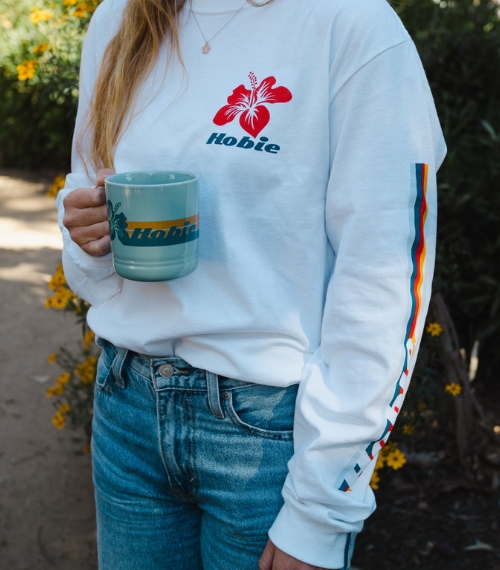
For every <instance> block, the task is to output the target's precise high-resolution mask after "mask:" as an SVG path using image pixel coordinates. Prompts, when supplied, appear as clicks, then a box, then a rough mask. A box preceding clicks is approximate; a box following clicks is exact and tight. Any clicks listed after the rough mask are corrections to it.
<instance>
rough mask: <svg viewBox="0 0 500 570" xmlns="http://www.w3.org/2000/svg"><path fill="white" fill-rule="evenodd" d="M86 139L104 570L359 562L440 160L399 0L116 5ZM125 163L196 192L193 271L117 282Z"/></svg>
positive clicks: (404, 360)
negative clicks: (111, 213) (188, 175)
mask: <svg viewBox="0 0 500 570" xmlns="http://www.w3.org/2000/svg"><path fill="white" fill-rule="evenodd" d="M75 139H76V143H75V150H74V153H73V167H72V173H71V174H70V175H68V177H67V180H66V189H65V190H64V191H63V192H62V193H61V195H60V198H59V201H58V204H59V208H60V214H61V215H60V219H61V227H62V231H63V234H64V252H63V261H64V268H65V273H66V277H67V280H68V283H69V284H70V285H71V287H72V288H73V290H74V291H75V292H76V293H77V294H78V295H80V296H81V297H83V298H84V299H86V300H87V301H89V303H90V304H91V305H92V308H91V309H90V311H89V315H88V320H89V325H90V326H91V328H92V329H93V330H94V331H95V332H96V334H97V337H98V344H99V345H100V346H101V347H102V348H103V353H102V356H101V358H100V361H99V367H98V378H97V386H96V399H95V413H94V432H93V443H92V446H93V450H92V453H93V468H94V484H95V489H96V504H97V522H98V546H99V565H100V568H101V570H107V569H111V568H112V569H113V570H116V569H118V568H120V569H127V570H132V569H138V568H145V569H147V570H156V569H159V568H162V569H163V568H171V569H172V570H184V569H199V568H202V567H203V568H204V569H205V570H215V569H236V570H247V569H248V570H250V569H255V568H257V566H258V567H259V568H261V569H265V570H271V568H272V569H273V570H284V569H287V570H294V569H311V568H348V567H349V564H350V557H351V554H352V548H353V543H354V536H355V535H356V533H358V532H359V531H360V530H361V528H362V524H363V520H364V519H366V518H367V517H368V516H369V515H370V513H371V512H372V511H373V510H374V508H375V500H374V496H373V493H372V491H371V489H370V487H369V485H368V483H369V480H370V477H371V474H372V472H373V468H374V463H375V458H376V454H377V452H378V450H379V449H380V448H381V447H382V446H383V445H384V444H385V442H386V441H387V438H388V436H389V433H390V431H391V429H392V426H393V424H394V422H395V419H396V416H397V414H398V412H399V410H400V407H401V403H402V400H403V398H404V396H405V392H406V388H407V386H408V382H409V377H410V375H411V371H412V369H413V366H414V362H415V358H416V352H417V348H418V344H419V339H420V337H421V333H422V329H423V325H424V319H425V313H426V310H427V306H428V302H429V295H430V287H431V275H432V270H433V262H434V253H433V252H434V240H435V228H436V182H435V172H436V169H437V168H438V167H439V165H440V163H441V162H442V160H443V157H444V154H445V147H444V142H443V139H442V135H441V131H440V128H439V124H438V120H437V118H436V113H435V109H434V104H433V101H432V97H431V94H430V91H429V87H428V84H427V81H426V78H425V75H424V72H423V70H422V67H421V64H420V60H419V57H418V54H417V52H416V50H415V47H414V45H413V43H412V42H411V40H410V38H409V36H408V34H407V33H406V31H405V30H404V28H403V26H402V25H401V22H400V21H399V19H398V18H397V16H396V15H395V13H394V12H393V10H392V8H391V7H390V6H389V5H387V4H386V2H385V1H384V0H335V1H332V0H316V1H313V2H304V1H303V0H273V1H272V2H268V3H267V4H266V5H264V6H257V5H256V4H255V3H254V2H252V1H250V0H248V1H247V2H243V0H193V2H192V4H189V3H188V2H184V1H177V2H176V1H174V0H105V1H104V2H103V3H102V4H101V5H100V6H99V8H98V9H97V11H96V13H95V15H94V17H93V19H92V22H91V24H90V27H89V30H88V34H87V38H86V41H85V47H84V50H83V55H82V66H81V77H80V103H79V111H78V119H77V125H76V137H75ZM111 169H113V170H115V171H116V172H125V171H133V170H148V169H149V170H154V169H157V170H159V169H175V170H187V171H191V172H194V173H196V174H197V175H198V176H199V178H200V218H201V233H200V263H199V266H198V268H197V269H196V271H195V272H194V273H193V274H191V275H189V276H188V277H185V278H183V279H179V280H176V281H170V282H163V283H137V282H133V281H128V280H124V279H122V278H120V277H119V276H117V275H116V273H115V272H114V270H113V265H112V259H111V254H110V253H109V251H110V245H109V244H110V242H109V235H108V234H109V228H108V224H107V214H106V206H105V198H104V193H103V190H102V188H101V186H102V185H103V182H104V179H105V177H106V176H107V175H109V174H110V173H111V172H112V171H113V170H111ZM292 435H293V439H292ZM266 543H267V544H266Z"/></svg>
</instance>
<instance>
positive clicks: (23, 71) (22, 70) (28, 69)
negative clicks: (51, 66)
mask: <svg viewBox="0 0 500 570" xmlns="http://www.w3.org/2000/svg"><path fill="white" fill-rule="evenodd" d="M37 67H38V61H37V60H36V59H29V60H26V61H23V63H21V64H19V65H17V66H16V69H17V78H18V79H19V81H26V79H33V77H34V76H35V71H36V68H37Z"/></svg>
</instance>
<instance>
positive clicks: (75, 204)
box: [63, 188, 106, 211]
mask: <svg viewBox="0 0 500 570" xmlns="http://www.w3.org/2000/svg"><path fill="white" fill-rule="evenodd" d="M105 203H106V192H105V191H104V188H77V189H76V190H73V191H72V192H70V193H69V194H68V195H67V196H66V197H65V198H64V200H63V204H64V209H65V211H66V210H68V211H69V210H71V208H78V209H84V208H96V207H98V206H102V205H103V204H105Z"/></svg>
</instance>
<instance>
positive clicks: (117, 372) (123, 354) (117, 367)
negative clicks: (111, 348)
mask: <svg viewBox="0 0 500 570" xmlns="http://www.w3.org/2000/svg"><path fill="white" fill-rule="evenodd" d="M127 353H128V350H127V349H126V348H120V347H116V356H115V358H114V360H113V365H112V367H111V370H112V371H113V376H114V378H115V383H116V385H117V386H119V387H120V388H125V381H124V379H123V376H122V371H123V363H124V362H125V358H127Z"/></svg>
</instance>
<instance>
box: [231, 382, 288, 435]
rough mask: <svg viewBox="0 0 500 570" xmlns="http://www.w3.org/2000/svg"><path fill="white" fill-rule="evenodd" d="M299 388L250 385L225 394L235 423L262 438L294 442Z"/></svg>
mask: <svg viewBox="0 0 500 570" xmlns="http://www.w3.org/2000/svg"><path fill="white" fill-rule="evenodd" d="M297 390H298V384H294V385H292V386H288V387H286V388H278V387H276V386H263V385H260V384H250V385H247V386H245V387H244V388H237V389H232V390H227V391H224V392H223V393H222V397H223V402H224V404H225V408H226V411H227V415H228V417H229V418H230V419H231V421H232V422H233V423H234V424H235V425H237V426H239V427H240V428H242V429H244V430H246V431H250V432H252V433H254V434H255V435H258V436H261V437H268V438H273V439H285V440H291V439H293V419H294V414H295V400H296V398H297Z"/></svg>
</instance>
